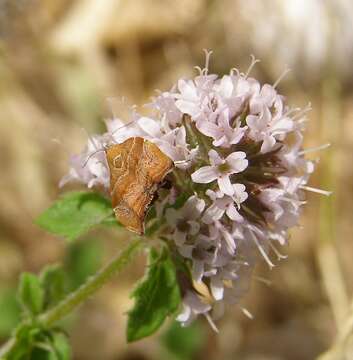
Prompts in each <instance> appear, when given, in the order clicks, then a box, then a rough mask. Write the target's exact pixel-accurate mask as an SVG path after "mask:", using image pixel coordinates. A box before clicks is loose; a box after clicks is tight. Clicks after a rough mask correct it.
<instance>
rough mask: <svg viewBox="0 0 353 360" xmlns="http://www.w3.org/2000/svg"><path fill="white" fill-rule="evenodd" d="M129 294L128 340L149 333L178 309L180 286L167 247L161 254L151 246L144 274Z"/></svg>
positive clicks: (137, 338)
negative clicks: (130, 305)
mask: <svg viewBox="0 0 353 360" xmlns="http://www.w3.org/2000/svg"><path fill="white" fill-rule="evenodd" d="M132 297H133V298H134V299H135V304H134V307H133V308H132V310H130V312H129V314H128V315H129V317H128V324H127V341H128V342H131V341H135V340H139V339H141V338H144V337H146V336H148V335H151V334H152V333H154V332H155V331H157V330H158V329H159V327H160V326H161V325H162V323H163V322H164V320H165V319H166V317H167V316H168V315H173V314H174V313H175V311H176V310H177V309H178V306H179V303H180V292H179V286H178V283H177V277H176V271H175V267H174V264H173V261H172V260H171V258H170V255H169V253H168V251H167V250H166V249H164V250H163V251H162V252H161V254H158V253H157V251H156V250H154V249H151V252H150V262H149V268H148V271H147V274H146V276H145V278H144V279H143V280H142V281H141V283H140V284H138V286H137V288H136V289H135V290H134V291H133V293H132Z"/></svg>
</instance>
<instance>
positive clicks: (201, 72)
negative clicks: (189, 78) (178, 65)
mask: <svg viewBox="0 0 353 360" xmlns="http://www.w3.org/2000/svg"><path fill="white" fill-rule="evenodd" d="M194 69H196V70H197V71H198V72H199V75H200V76H201V75H202V74H203V70H202V69H201V68H200V66H194Z"/></svg>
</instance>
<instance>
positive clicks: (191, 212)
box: [166, 195, 205, 246]
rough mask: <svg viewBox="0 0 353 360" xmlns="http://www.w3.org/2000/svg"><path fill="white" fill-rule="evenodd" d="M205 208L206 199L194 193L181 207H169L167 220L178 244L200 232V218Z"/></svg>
mask: <svg viewBox="0 0 353 360" xmlns="http://www.w3.org/2000/svg"><path fill="white" fill-rule="evenodd" d="M204 208H205V201H204V200H202V199H199V198H198V197H197V196H195V195H193V196H191V197H190V198H189V199H188V200H187V201H186V203H185V204H184V206H183V207H182V208H181V209H178V210H176V209H173V208H169V209H167V211H166V220H167V223H168V224H169V225H170V226H171V227H172V228H173V233H172V237H173V239H174V241H175V243H176V244H177V245H179V246H180V245H182V244H184V242H185V240H186V237H187V236H188V235H196V234H197V233H198V231H199V229H200V224H199V222H198V220H199V218H200V215H201V213H202V211H203V210H204Z"/></svg>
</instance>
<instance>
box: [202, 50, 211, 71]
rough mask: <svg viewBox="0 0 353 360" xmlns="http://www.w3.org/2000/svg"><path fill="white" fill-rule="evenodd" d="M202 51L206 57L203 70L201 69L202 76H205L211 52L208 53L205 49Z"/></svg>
mask: <svg viewBox="0 0 353 360" xmlns="http://www.w3.org/2000/svg"><path fill="white" fill-rule="evenodd" d="M203 51H204V52H205V55H206V59H205V68H204V69H203V74H204V75H207V74H208V67H209V65H210V57H211V55H212V53H213V51H212V50H210V51H208V50H207V49H203Z"/></svg>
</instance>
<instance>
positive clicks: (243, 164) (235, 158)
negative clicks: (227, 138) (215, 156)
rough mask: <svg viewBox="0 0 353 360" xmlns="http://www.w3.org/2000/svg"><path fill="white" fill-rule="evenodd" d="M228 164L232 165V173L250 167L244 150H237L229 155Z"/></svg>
mask: <svg viewBox="0 0 353 360" xmlns="http://www.w3.org/2000/svg"><path fill="white" fill-rule="evenodd" d="M226 161H227V164H229V165H230V167H231V174H236V173H240V172H242V171H244V170H245V169H246V168H247V167H248V164H249V162H248V160H246V154H245V152H243V151H235V152H233V153H231V154H230V155H228V156H227V158H226Z"/></svg>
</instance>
